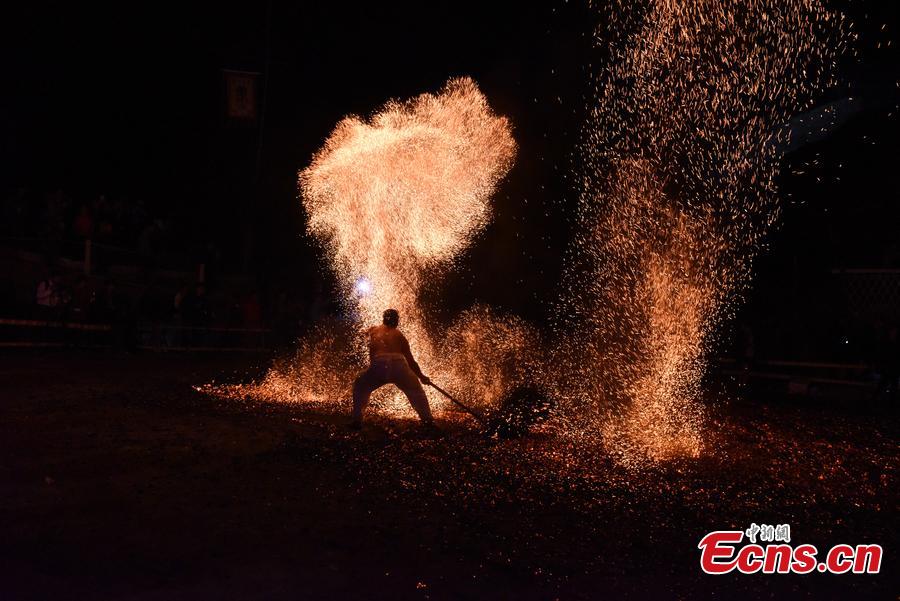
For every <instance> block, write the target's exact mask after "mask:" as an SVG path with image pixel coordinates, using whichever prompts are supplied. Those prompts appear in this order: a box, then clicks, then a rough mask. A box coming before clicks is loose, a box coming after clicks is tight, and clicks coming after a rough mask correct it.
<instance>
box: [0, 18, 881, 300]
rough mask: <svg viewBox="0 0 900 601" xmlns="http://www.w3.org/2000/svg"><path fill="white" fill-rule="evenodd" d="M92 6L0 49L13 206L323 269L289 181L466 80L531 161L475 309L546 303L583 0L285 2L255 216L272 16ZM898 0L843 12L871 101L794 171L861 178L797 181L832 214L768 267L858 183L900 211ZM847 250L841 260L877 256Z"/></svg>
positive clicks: (19, 30)
mask: <svg viewBox="0 0 900 601" xmlns="http://www.w3.org/2000/svg"><path fill="white" fill-rule="evenodd" d="M85 4H86V3H67V4H64V5H61V6H51V5H48V4H40V3H28V6H27V7H26V8H20V9H18V11H17V12H16V13H14V14H13V15H12V17H11V18H10V17H7V19H6V24H7V27H6V28H5V29H6V31H5V32H4V35H3V36H2V40H0V44H2V46H3V48H2V52H3V54H4V56H5V57H6V60H5V61H4V66H5V69H4V80H5V82H6V85H5V86H4V88H5V92H4V94H3V98H2V101H0V128H2V136H0V153H2V156H0V160H2V164H3V169H2V171H0V173H2V179H0V185H2V190H3V191H4V193H5V192H6V191H7V190H9V189H11V188H12V187H14V186H17V185H22V184H25V185H29V186H31V187H34V188H37V189H49V188H53V187H56V186H62V187H63V188H64V189H65V190H66V191H67V192H69V193H70V194H71V195H72V196H74V197H75V198H76V199H79V198H89V197H90V196H91V195H94V194H97V193H100V192H106V193H109V194H120V195H128V196H130V197H140V198H143V199H144V200H145V201H146V202H147V203H148V205H149V206H150V207H151V208H152V209H153V210H155V211H159V212H161V213H165V214H167V215H177V216H179V218H180V219H183V220H186V221H187V222H189V223H191V224H192V227H193V228H194V230H195V233H196V234H197V235H199V236H202V237H206V238H209V239H214V240H216V241H217V242H218V243H219V244H220V245H222V246H224V247H226V248H229V247H233V248H237V247H238V246H239V243H237V242H236V240H238V239H239V238H240V224H241V223H242V222H244V221H246V215H247V214H250V215H251V216H252V217H251V219H250V221H251V222H252V224H253V226H254V229H255V231H256V239H257V244H256V256H257V260H258V262H259V264H261V265H266V266H268V269H270V270H273V269H274V270H275V271H278V270H279V269H280V270H282V271H285V270H287V271H292V270H299V271H302V270H303V269H312V267H310V266H311V265H313V264H314V263H315V261H314V258H315V256H316V255H315V251H314V249H312V248H310V246H309V245H308V244H307V243H305V242H304V241H302V240H300V239H299V234H300V233H301V232H302V228H303V221H302V215H301V213H300V211H299V209H298V201H297V198H296V193H295V189H294V186H295V174H296V171H297V170H298V169H299V168H302V167H303V166H304V165H305V164H306V162H307V161H308V159H309V157H310V155H311V154H312V152H313V151H314V150H315V149H316V148H317V147H318V146H319V144H320V143H321V142H322V140H323V139H324V138H325V137H326V136H327V135H328V133H329V131H330V129H331V128H332V127H333V125H334V124H335V123H336V122H337V121H338V120H339V119H340V118H341V117H342V116H344V115H346V114H347V113H368V112H370V111H371V110H372V109H374V108H376V107H377V106H378V105H380V104H381V103H382V102H384V101H385V100H387V99H388V98H391V97H401V98H402V97H408V96H411V95H414V94H417V93H419V92H422V91H427V90H435V89H437V88H439V87H440V86H441V85H442V84H443V83H444V82H445V81H446V80H447V78H448V77H451V76H454V75H464V74H465V75H471V76H472V77H474V78H475V79H476V81H478V83H479V85H480V86H481V87H482V89H483V91H484V92H485V93H486V95H487V96H488V98H489V100H490V101H491V103H492V105H493V106H494V108H495V109H496V110H497V111H498V112H500V113H502V114H506V115H508V116H509V117H510V118H511V119H512V121H513V123H514V126H515V128H516V129H515V136H516V138H517V141H518V142H519V144H520V148H521V150H520V155H519V158H518V162H517V164H516V166H515V168H514V169H513V171H512V172H511V173H510V176H509V178H508V180H507V182H506V183H505V184H504V186H503V187H502V189H501V190H500V191H499V193H498V196H497V199H496V204H497V219H496V220H495V222H494V223H493V224H492V225H491V226H490V229H489V231H488V235H486V236H485V237H484V238H483V240H482V242H481V243H479V244H478V245H477V246H476V248H474V249H473V251H472V252H471V253H470V255H471V256H470V257H469V259H468V260H469V261H470V262H471V263H472V264H478V265H481V266H486V267H483V268H481V269H479V270H477V271H478V274H476V275H475V277H474V279H472V280H466V286H468V287H469V289H470V290H472V294H473V295H475V296H484V297H486V298H485V300H489V301H491V302H493V303H497V304H500V305H509V306H515V305H516V303H517V299H519V300H520V299H521V296H522V295H521V294H520V292H519V290H534V291H536V294H538V295H540V294H544V293H545V292H546V290H547V288H548V287H552V286H554V285H555V282H556V272H557V271H558V267H559V262H560V257H561V254H562V250H563V249H564V248H565V246H566V233H567V230H566V220H567V214H568V213H569V212H570V211H568V208H569V207H571V204H572V202H571V201H572V199H573V198H574V196H575V195H574V193H573V192H572V190H571V188H570V187H569V185H568V184H567V182H565V181H564V180H563V178H562V177H561V176H560V173H561V172H562V171H563V170H565V168H566V166H567V165H568V164H569V160H570V153H571V152H572V150H573V146H574V144H575V142H576V141H577V127H578V123H579V116H580V115H579V111H581V110H582V109H581V107H582V106H583V105H584V101H583V100H582V92H583V87H584V84H585V79H586V71H584V69H583V67H582V65H584V64H585V63H586V62H587V61H586V58H587V57H589V55H590V48H589V47H590V44H589V39H588V36H589V35H590V32H591V29H592V27H593V26H594V24H595V22H596V17H593V16H591V13H590V12H588V11H587V10H586V9H585V8H584V7H583V6H582V5H581V4H582V3H580V2H574V1H571V2H562V1H560V2H547V3H540V4H541V6H540V7H536V6H534V5H532V3H525V2H496V3H495V2H490V3H488V2H446V3H441V2H427V3H424V2H416V3H394V2H391V3H380V5H376V4H375V3H372V4H369V5H368V6H366V7H362V8H355V7H352V6H351V5H349V4H347V3H326V2H321V3H303V2H285V1H283V0H273V2H272V4H271V9H272V19H271V31H270V33H269V35H268V40H269V42H270V44H271V62H270V69H269V76H270V78H269V94H268V102H267V107H266V122H265V130H264V141H265V144H264V146H263V161H262V163H263V168H262V173H261V184H260V192H259V194H258V199H257V200H256V201H254V202H255V203H256V204H255V209H254V210H252V211H248V209H247V207H248V206H250V205H249V204H246V203H247V202H248V200H247V199H248V197H252V196H254V194H253V192H252V186H250V185H249V182H250V181H251V180H252V171H253V170H252V158H251V157H252V156H253V144H254V138H253V131H252V130H249V131H239V130H227V129H224V128H223V127H222V113H221V111H222V97H221V95H222V80H221V73H220V69H221V68H236V69H247V70H257V71H261V70H263V67H264V65H265V56H266V39H267V35H266V3H265V2H259V3H253V2H242V3H216V4H210V5H205V6H204V5H201V4H193V3H182V5H178V4H171V5H167V4H160V3H152V4H151V3H147V4H141V5H140V6H137V7H136V5H135V4H133V3H125V4H122V3H119V4H116V5H115V8H108V7H106V8H100V7H97V6H94V7H86V6H85ZM891 4H893V3H891V2H882V1H881V0H867V1H863V2H857V3H855V4H853V5H851V7H852V10H851V14H852V17H853V18H854V20H855V21H856V22H857V23H858V26H857V28H858V29H859V30H861V31H862V32H863V39H862V40H861V48H862V50H863V54H862V64H855V65H850V66H849V67H848V73H847V77H848V86H849V87H850V89H851V90H853V91H854V92H855V93H857V94H862V96H863V97H864V98H865V97H866V96H870V97H871V98H873V99H874V100H873V101H872V102H869V103H868V104H867V106H868V107H870V108H869V109H867V110H865V111H863V113H862V114H861V115H858V116H857V117H856V118H855V119H854V120H853V121H851V122H850V123H848V124H847V125H846V126H845V127H844V130H842V131H840V132H838V134H839V135H835V136H833V137H832V138H831V139H829V140H826V141H825V142H822V143H819V144H817V145H816V146H815V148H807V149H804V150H802V151H801V152H798V153H796V156H793V157H791V158H790V161H791V162H797V161H806V160H810V159H811V158H814V157H816V156H818V157H820V158H821V157H824V159H823V160H822V161H821V162H823V163H824V164H830V162H833V163H838V162H842V160H843V159H850V160H843V163H845V164H850V165H851V167H849V168H847V167H846V166H844V167H842V169H845V170H846V172H845V173H844V176H843V178H842V182H843V183H841V184H840V185H836V184H834V182H833V181H832V180H828V181H829V182H831V183H830V184H828V185H827V186H826V187H825V188H822V184H821V183H816V181H815V180H814V179H811V178H809V177H808V178H807V179H805V180H799V181H795V180H792V179H790V178H789V177H786V181H785V182H784V187H785V189H786V190H790V191H791V192H792V194H793V198H797V197H803V199H806V200H808V199H809V198H818V199H820V200H822V202H821V203H819V204H818V205H815V204H814V205H813V207H812V208H809V207H808V206H807V208H804V209H798V210H796V211H795V210H792V209H789V210H788V211H787V214H786V224H785V227H784V228H783V229H782V231H781V233H780V234H779V235H778V236H776V238H774V239H773V242H774V243H775V250H773V253H775V254H774V257H775V259H777V258H778V257H779V256H780V255H778V254H777V253H778V252H781V253H795V252H797V240H798V239H802V238H803V237H806V236H808V235H809V233H810V232H809V231H808V228H810V227H815V228H817V230H815V231H820V228H821V227H830V225H828V224H827V223H826V224H825V225H822V224H820V223H818V222H816V221H815V219H825V220H827V219H829V218H828V217H827V215H826V213H827V211H826V210H825V209H828V210H831V211H832V215H833V214H834V212H835V211H836V212H841V211H842V210H847V211H851V208H852V207H854V206H858V205H859V202H860V199H859V198H854V199H852V200H851V199H849V198H847V190H858V189H859V186H860V182H866V185H865V190H866V196H867V198H868V199H869V200H867V202H874V203H875V205H876V210H879V211H882V210H887V209H885V207H887V206H888V205H890V206H891V207H893V208H891V209H890V210H891V211H893V212H892V213H891V215H893V216H894V217H896V216H897V212H896V200H897V198H896V192H897V179H896V175H895V172H896V170H895V169H893V168H891V167H890V165H892V164H893V165H894V166H895V165H896V158H897V142H896V139H897V137H896V131H897V126H896V112H894V113H893V116H892V117H888V116H887V115H888V113H889V112H891V110H895V109H893V106H894V105H895V104H896V101H897V96H896V81H897V79H898V77H897V73H896V64H897V61H896V59H897V54H896V43H895V44H894V47H893V49H890V50H887V51H885V50H884V49H876V47H875V44H876V43H877V41H886V40H888V39H893V40H894V42H896V33H895V32H896V27H897V19H896V15H894V14H892V7H891V6H890V5H891ZM882 24H887V25H888V27H887V30H886V31H882V30H881V26H882ZM863 136H868V138H867V139H866V140H863ZM879 136H880V137H879ZM873 137H874V138H876V139H874V140H873ZM873 144H874V146H873ZM235 157H237V158H235ZM854 157H856V158H857V161H856V163H854V161H853V160H852V159H853V158H854ZM889 172H890V173H891V174H893V176H892V177H887V175H888V173H889ZM817 185H818V186H819V187H816V186H817ZM873 197H876V198H877V199H878V200H877V201H872V200H871V198H873ZM523 199H528V201H529V202H528V203H527V204H526V203H524V202H523ZM851 212H852V211H851ZM548 215H549V216H548ZM792 219H793V220H794V222H793V223H792V222H791V221H790V220H792ZM894 222H896V220H894ZM810 223H813V225H804V224H810ZM804 227H806V228H807V229H804ZM865 227H866V226H865V219H864V218H863V217H860V218H858V219H856V220H855V221H854V220H851V221H850V222H848V223H845V224H844V230H843V231H842V232H840V233H839V237H841V236H844V237H846V238H847V239H848V240H856V239H857V238H863V237H866V236H868V234H867V233H865V232H864V231H863V230H864V229H865ZM880 235H881V236H882V238H885V237H887V238H889V237H890V236H892V235H893V233H892V230H891V231H885V232H883V233H882V234H880ZM882 238H879V240H881V242H879V243H878V244H881V246H883V245H884V244H882V242H883V241H884V240H883V239H882ZM823 244H824V242H823ZM828 244H832V246H833V245H834V243H833V242H829V243H828ZM838 245H839V246H843V245H841V244H838ZM849 246H854V243H851V244H850V245H849ZM878 248H880V246H879V247H878ZM878 248H874V249H872V252H871V253H869V255H871V254H872V253H874V254H875V255H877V254H878ZM851 255H852V253H849V254H848V255H847V256H846V257H844V258H843V259H842V258H841V257H838V258H836V259H835V260H837V261H841V260H846V261H851V260H854V261H856V260H858V261H863V262H864V261H869V262H871V261H874V260H875V259H873V258H872V256H869V255H865V253H864V255H865V256H862V257H852V256H851ZM273 265H274V267H273ZM298 266H299V267H298ZM763 275H765V274H763ZM773 277H774V276H773ZM488 282H490V285H489V284H488ZM773 285H775V284H773ZM476 290H477V291H479V292H478V293H476V292H475V291H476ZM467 304H468V303H467ZM519 308H521V307H519Z"/></svg>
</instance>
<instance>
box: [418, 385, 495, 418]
mask: <svg viewBox="0 0 900 601" xmlns="http://www.w3.org/2000/svg"><path fill="white" fill-rule="evenodd" d="M428 384H429V386H431V387H432V388H434V389H435V390H437V391H438V392H440V393H441V394H442V395H444V396H445V397H447V398H448V399H450V401H452V402H453V404H454V405H456V406H457V407H459V408H460V409H462V410H463V411H465V412H466V413H468V414H469V415H471V416H472V417H474V418H475V420H476V421H477V422H478V423H479V424H481V426H482V427H485V428H486V427H487V422H486V421H485V419H484V416H483V415H481V414H480V413H478V412H477V411H475V410H474V409H472V408H471V407H469V406H468V405H464V404H462V403H461V402H459V401H457V400H456V399H455V398H453V397H452V396H450V393H449V392H447V391H446V390H444V389H443V388H441V387H440V386H438V385H437V384H435V383H434V382H429V383H428Z"/></svg>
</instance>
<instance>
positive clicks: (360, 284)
mask: <svg viewBox="0 0 900 601" xmlns="http://www.w3.org/2000/svg"><path fill="white" fill-rule="evenodd" d="M353 289H354V290H355V291H356V293H357V294H358V295H360V296H366V295H368V294H369V293H370V292H372V282H370V281H369V280H367V279H366V278H364V277H362V278H359V279H358V280H356V284H354V285H353Z"/></svg>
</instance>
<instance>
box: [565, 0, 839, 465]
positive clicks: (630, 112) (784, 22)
mask: <svg viewBox="0 0 900 601" xmlns="http://www.w3.org/2000/svg"><path fill="white" fill-rule="evenodd" d="M607 9H608V12H607V16H608V20H606V21H605V23H606V24H607V26H606V28H605V29H602V30H598V32H597V34H596V40H597V45H598V47H602V48H603V49H604V51H605V53H606V54H605V56H604V57H603V59H602V64H603V68H602V69H601V71H600V72H599V73H597V74H596V80H595V95H594V100H593V103H592V105H591V106H589V114H590V118H589V120H588V123H587V124H586V127H585V135H584V142H583V144H582V149H581V156H582V159H583V165H582V169H581V171H582V173H581V174H580V181H581V182H583V185H582V193H581V197H580V210H579V212H580V223H581V226H580V234H579V235H578V237H577V242H576V245H575V249H574V252H573V264H572V266H571V268H570V271H569V278H570V280H569V281H570V285H569V286H568V293H567V295H566V300H567V301H568V306H570V307H575V308H577V311H573V312H572V313H573V315H572V318H571V320H570V321H569V324H568V325H569V327H571V328H573V329H574V330H575V331H577V332H578V334H579V340H580V345H579V348H577V349H574V348H573V349H571V351H570V352H569V353H568V354H570V355H572V357H568V358H567V360H568V361H569V363H570V364H571V365H572V366H573V370H575V371H576V372H577V373H580V374H581V378H580V379H576V383H577V384H578V386H577V387H570V390H568V391H567V392H566V394H565V395H564V398H565V399H567V402H568V403H569V404H570V405H575V406H574V407H573V408H572V410H571V411H570V412H569V413H570V415H571V416H572V417H571V419H572V420H573V421H574V422H575V423H576V424H577V426H578V428H579V429H583V430H585V431H591V430H592V428H591V426H590V423H591V422H592V421H596V420H599V423H600V424H602V425H601V427H600V430H601V432H602V435H603V439H604V441H605V442H606V444H607V445H608V446H609V447H611V448H612V449H613V450H616V451H619V453H618V454H619V455H621V456H622V457H623V458H624V460H625V461H626V462H631V463H640V462H642V461H644V460H646V459H664V458H667V457H671V456H676V455H683V454H686V455H696V454H697V453H699V452H700V450H701V443H702V440H703V438H704V435H703V423H704V419H703V411H702V410H701V407H700V404H699V401H698V396H699V392H700V384H701V381H702V379H703V377H704V373H705V367H706V356H707V354H708V352H709V351H710V349H711V348H712V347H713V345H714V334H715V331H716V326H717V325H718V324H719V323H720V322H721V320H722V319H723V318H725V317H727V315H728V314H729V312H730V311H731V310H732V308H733V306H734V301H735V300H736V298H737V297H738V296H739V295H740V293H741V292H742V291H743V289H744V288H745V287H746V285H747V284H748V282H749V274H750V263H751V261H752V258H753V256H754V255H755V253H756V252H757V250H758V248H759V245H760V242H761V240H762V238H763V237H764V235H765V234H766V232H767V231H768V230H769V229H770V228H771V226H772V225H773V224H774V223H775V222H776V221H777V218H778V214H779V205H778V197H777V194H776V188H775V183H774V178H775V176H776V174H777V171H778V159H779V157H778V156H777V152H776V141H777V140H776V138H777V136H778V135H783V132H784V129H783V128H782V125H783V124H784V123H785V122H787V120H788V119H789V117H790V116H791V115H792V114H794V113H796V112H799V111H802V110H804V109H806V108H808V107H809V105H810V102H811V99H813V98H814V96H815V94H816V92H818V91H819V90H820V89H821V88H822V87H823V86H827V85H831V84H832V83H833V81H832V76H833V74H834V73H835V71H836V68H835V58H836V56H838V55H839V54H840V52H841V50H842V49H843V47H844V43H845V41H846V36H845V35H844V33H843V29H842V25H841V23H842V20H841V18H840V16H839V15H835V14H833V13H831V12H829V11H828V10H827V9H826V8H825V7H824V6H823V4H822V3H821V2H819V1H818V0H755V1H753V2H746V1H745V0H700V1H696V0H646V1H643V2H638V3H634V2H630V1H625V0H621V1H617V2H613V3H612V5H607ZM586 282H587V284H586ZM579 415H583V416H584V417H583V418H582V419H581V420H580V422H579V420H578V416H579Z"/></svg>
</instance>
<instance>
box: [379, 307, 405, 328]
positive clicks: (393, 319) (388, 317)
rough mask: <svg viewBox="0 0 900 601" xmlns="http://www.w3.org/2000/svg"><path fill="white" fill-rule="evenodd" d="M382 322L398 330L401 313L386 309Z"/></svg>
mask: <svg viewBox="0 0 900 601" xmlns="http://www.w3.org/2000/svg"><path fill="white" fill-rule="evenodd" d="M381 322H382V323H383V324H384V325H386V326H387V327H389V328H396V327H397V326H398V325H399V324H400V313H399V312H398V311H397V309H386V310H385V312H384V313H383V314H382V316H381Z"/></svg>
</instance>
